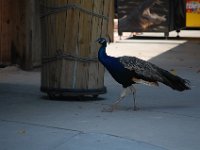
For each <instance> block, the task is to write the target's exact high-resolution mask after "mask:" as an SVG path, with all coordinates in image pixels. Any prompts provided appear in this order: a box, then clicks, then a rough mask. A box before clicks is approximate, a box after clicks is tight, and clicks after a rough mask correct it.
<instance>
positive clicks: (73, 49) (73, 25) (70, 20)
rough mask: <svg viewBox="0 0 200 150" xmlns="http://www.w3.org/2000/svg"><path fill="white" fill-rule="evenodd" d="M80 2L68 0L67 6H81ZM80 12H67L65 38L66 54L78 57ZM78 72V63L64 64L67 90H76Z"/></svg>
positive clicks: (75, 10) (68, 62)
mask: <svg viewBox="0 0 200 150" xmlns="http://www.w3.org/2000/svg"><path fill="white" fill-rule="evenodd" d="M80 2H81V1H80V0H68V1H67V4H80ZM79 17H80V12H79V11H78V10H77V9H69V10H67V11H66V22H65V36H64V41H65V42H64V52H65V53H66V54H70V55H72V56H78V54H79V52H78V49H79V47H78V43H79V42H78V33H79V25H80V24H81V23H80V20H79ZM76 70H77V62H75V61H71V60H65V61H64V64H63V73H64V74H63V79H64V84H65V85H63V86H65V87H66V88H69V89H75V88H76V82H77V78H76Z"/></svg>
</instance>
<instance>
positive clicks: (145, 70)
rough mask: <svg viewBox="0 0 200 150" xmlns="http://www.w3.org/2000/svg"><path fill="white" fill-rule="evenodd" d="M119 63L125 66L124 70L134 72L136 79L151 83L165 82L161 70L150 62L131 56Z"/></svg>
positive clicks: (121, 58)
mask: <svg viewBox="0 0 200 150" xmlns="http://www.w3.org/2000/svg"><path fill="white" fill-rule="evenodd" d="M119 61H120V63H121V64H122V65H123V66H124V68H126V69H128V70H130V71H131V72H134V74H135V77H134V78H136V79H141V80H144V81H149V82H157V81H162V80H163V79H162V78H163V77H162V75H161V74H160V73H159V69H160V68H158V67H157V66H156V65H154V64H152V63H150V62H147V61H144V60H141V59H139V58H136V57H129V56H124V57H120V58H119Z"/></svg>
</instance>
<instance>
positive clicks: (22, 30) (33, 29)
mask: <svg viewBox="0 0 200 150" xmlns="http://www.w3.org/2000/svg"><path fill="white" fill-rule="evenodd" d="M39 11H40V9H39V0H14V1H13V0H1V1H0V64H4V65H10V64H19V65H20V66H21V67H22V68H24V69H32V67H35V66H38V65H40V64H41V38H40V12H39Z"/></svg>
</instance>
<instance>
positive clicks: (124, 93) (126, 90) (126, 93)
mask: <svg viewBox="0 0 200 150" xmlns="http://www.w3.org/2000/svg"><path fill="white" fill-rule="evenodd" d="M132 91H133V88H132V86H129V87H127V88H123V90H122V92H121V94H120V96H119V98H117V100H116V101H115V102H114V103H113V104H112V105H111V107H110V108H108V109H106V108H104V109H103V110H102V111H105V112H112V111H114V109H115V108H116V107H117V105H118V104H119V103H120V102H121V101H122V100H123V99H124V98H125V97H126V96H127V95H129V94H130V93H131V92H132Z"/></svg>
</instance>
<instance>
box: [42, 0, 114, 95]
mask: <svg viewBox="0 0 200 150" xmlns="http://www.w3.org/2000/svg"><path fill="white" fill-rule="evenodd" d="M110 6H111V1H110V0H42V1H41V7H42V10H43V13H42V18H41V25H42V43H43V45H42V58H43V65H42V85H41V90H42V91H43V92H47V93H48V94H51V95H52V93H54V94H56V93H66V94H67V95H76V96H77V95H98V94H102V93H105V91H106V89H105V87H104V68H103V66H102V65H101V64H100V63H99V61H98V58H97V53H98V49H99V45H98V44H97V43H96V42H95V41H96V39H97V38H99V37H108V23H109V19H108V18H109V17H110V16H109V12H110V11H109V10H110ZM111 19H113V18H111Z"/></svg>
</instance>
